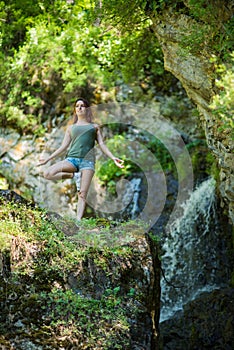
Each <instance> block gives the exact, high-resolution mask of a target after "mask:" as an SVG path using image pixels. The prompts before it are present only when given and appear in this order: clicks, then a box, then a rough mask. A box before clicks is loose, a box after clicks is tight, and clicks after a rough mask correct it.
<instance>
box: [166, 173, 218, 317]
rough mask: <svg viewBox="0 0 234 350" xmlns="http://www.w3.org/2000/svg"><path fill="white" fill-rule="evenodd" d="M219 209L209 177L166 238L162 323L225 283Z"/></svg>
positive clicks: (211, 180) (189, 201) (192, 197)
mask: <svg viewBox="0 0 234 350" xmlns="http://www.w3.org/2000/svg"><path fill="white" fill-rule="evenodd" d="M215 206H216V196H215V181H214V179H212V178H209V179H208V180H206V181H204V182H203V183H201V184H200V185H199V187H197V189H196V190H195V191H194V192H193V193H192V194H191V196H190V198H189V200H188V201H187V202H186V203H185V204H184V213H183V216H182V217H181V218H178V219H177V220H176V222H174V223H173V225H172V226H171V228H170V230H169V233H168V234H167V237H165V238H164V243H163V245H162V250H163V252H164V254H163V257H162V269H163V271H164V275H165V278H164V277H162V280H161V288H162V294H161V318H160V321H161V322H162V321H164V320H166V319H168V318H171V317H172V316H173V314H174V313H175V312H176V311H178V310H181V309H183V306H184V305H185V304H186V303H187V302H188V301H190V300H193V299H194V298H195V297H196V296H198V295H199V294H200V293H201V292H203V291H211V290H213V289H214V288H217V287H218V286H220V284H221V283H222V281H223V276H222V274H223V269H222V259H223V257H222V255H223V252H224V249H223V247H222V243H221V242H222V239H221V232H220V228H219V225H218V219H217V214H216V208H215Z"/></svg>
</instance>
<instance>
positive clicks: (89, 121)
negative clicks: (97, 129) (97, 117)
mask: <svg viewBox="0 0 234 350" xmlns="http://www.w3.org/2000/svg"><path fill="white" fill-rule="evenodd" d="M78 101H82V102H83V103H84V105H85V107H86V120H87V122H88V123H91V122H92V117H93V115H92V111H91V108H90V104H89V102H88V101H87V100H85V99H84V98H82V97H81V98H77V99H76V101H75V103H74V108H73V118H74V119H73V124H75V123H76V122H77V120H78V117H77V115H76V103H77V102H78Z"/></svg>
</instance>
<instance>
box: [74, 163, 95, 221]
mask: <svg viewBox="0 0 234 350" xmlns="http://www.w3.org/2000/svg"><path fill="white" fill-rule="evenodd" d="M93 174H94V171H93V170H91V169H87V170H82V171H81V185H80V192H79V193H78V196H79V199H78V204H77V220H80V219H81V218H82V216H83V214H84V211H85V206H86V197H87V194H88V190H89V186H90V184H91V181H92V178H93Z"/></svg>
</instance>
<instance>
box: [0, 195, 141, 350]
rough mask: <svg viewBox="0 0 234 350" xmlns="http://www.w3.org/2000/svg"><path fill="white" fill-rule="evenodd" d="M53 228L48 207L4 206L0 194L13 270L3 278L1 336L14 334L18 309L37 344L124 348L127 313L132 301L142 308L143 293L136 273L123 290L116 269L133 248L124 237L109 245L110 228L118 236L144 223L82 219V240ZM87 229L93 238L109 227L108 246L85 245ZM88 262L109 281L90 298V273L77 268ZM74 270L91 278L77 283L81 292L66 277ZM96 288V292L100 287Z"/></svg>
mask: <svg viewBox="0 0 234 350" xmlns="http://www.w3.org/2000/svg"><path fill="white" fill-rule="evenodd" d="M57 219H58V218H57ZM66 223H67V225H68V224H69V222H68V221H67V222H66ZM56 226H58V222H54V221H53V220H52V219H51V217H50V216H49V214H48V213H47V212H46V211H43V210H41V209H37V208H31V207H27V206H24V205H22V204H16V203H5V202H4V201H3V199H1V203H0V251H1V253H3V254H5V255H4V256H5V257H6V256H9V259H10V258H11V268H12V271H11V274H9V276H8V277H7V281H6V279H4V280H3V279H2V281H1V283H2V288H1V291H0V292H1V293H0V300H1V302H2V304H1V305H2V308H1V315H0V321H1V322H0V324H1V326H0V330H1V332H2V334H5V335H6V339H9V337H11V336H12V338H13V337H14V336H15V328H14V324H15V320H18V318H17V317H18V316H17V315H18V314H19V312H20V314H21V315H22V318H23V319H24V321H23V323H24V324H26V327H27V334H30V339H31V340H32V341H34V337H35V339H36V344H38V346H43V347H44V346H45V347H48V346H49V347H51V346H52V347H56V346H57V344H58V343H59V344H60V345H59V346H60V347H61V346H62V347H64V348H66V347H67V346H68V345H69V346H70V344H73V345H74V344H78V346H79V349H88V348H90V349H113V350H114V349H115V350H118V349H126V350H130V349H131V345H130V323H129V318H133V319H134V318H135V317H137V313H138V312H139V307H137V306H136V300H138V299H139V303H137V305H140V301H141V297H140V291H139V290H138V288H137V286H136V283H135V279H134V277H133V278H132V279H131V280H130V282H129V287H128V288H126V289H125V287H124V288H122V286H121V287H120V285H119V284H118V282H119V278H120V277H119V272H120V269H121V268H123V269H124V271H126V266H127V265H126V262H127V261H129V259H130V258H131V257H132V254H133V251H132V248H131V246H127V244H126V242H127V241H122V240H120V239H119V240H118V244H117V242H116V243H115V245H114V246H113V245H112V239H113V234H112V233H114V231H112V230H114V229H116V231H118V232H117V233H116V237H117V234H118V237H119V238H120V234H121V233H122V232H124V231H126V233H127V234H128V235H130V234H131V232H132V235H133V236H135V237H137V235H140V237H141V236H142V232H143V230H144V227H143V226H142V225H138V224H137V223H136V222H135V221H134V222H129V223H124V225H121V224H118V226H116V225H115V224H114V223H112V222H109V224H108V225H106V224H105V225H103V221H101V220H94V219H89V220H88V219H87V220H83V221H82V222H81V223H80V229H79V231H78V232H79V233H81V236H83V241H82V242H81V241H80V242H79V241H76V240H75V235H74V237H65V236H64V233H63V232H62V231H61V230H59V229H58V228H56ZM112 226H113V227H112ZM97 227H98V228H99V231H98V233H97ZM93 229H95V235H96V236H97V235H99V234H101V232H102V230H103V231H105V234H106V235H107V229H108V230H109V231H110V239H111V241H110V242H109V244H108V245H107V244H105V245H103V246H101V245H100V246H97V247H94V246H92V245H91V244H89V243H88V242H86V238H85V235H84V233H85V232H86V233H87V235H88V234H90V231H92V230H93ZM122 236H123V234H122ZM6 241H7V244H6ZM5 251H6V252H5ZM7 254H8V255H7ZM87 264H88V265H89V264H91V265H90V266H89V268H90V269H91V270H92V266H93V267H95V270H96V271H97V272H98V273H99V272H100V273H101V275H102V276H103V274H105V275H106V278H107V281H110V283H109V284H108V287H107V288H106V289H103V291H102V292H100V291H99V290H98V293H97V294H98V296H97V297H94V296H93V293H94V291H93V284H92V279H93V275H92V271H90V275H89V272H87V275H85V271H82V270H83V269H84V270H85V269H86V266H87ZM113 265H115V266H116V267H115V268H113ZM82 266H83V267H82ZM79 269H80V271H82V273H84V276H86V277H87V278H88V279H89V277H90V282H89V281H85V279H84V280H83V282H84V281H85V282H84V286H83V282H81V285H82V287H81V289H82V288H84V289H83V290H80V289H79V287H77V289H76V286H75V285H74V286H73V288H74V289H73V290H72V289H69V283H68V280H69V277H70V276H71V275H72V274H73V273H74V275H76V273H77V271H78V270H79ZM129 269H130V267H129ZM130 270H131V269H130ZM116 276H117V277H116ZM116 281H118V282H116ZM79 282H80V281H79V280H78V283H79ZM112 282H113V283H112ZM89 283H90V285H89ZM100 286H101V288H100V290H102V287H103V286H102V284H101V285H100ZM89 290H90V292H89ZM86 293H87V294H86ZM12 296H17V298H15V297H14V298H12ZM8 302H10V303H11V317H12V318H11V321H9V322H6V319H8V316H9V304H8ZM97 325H98V326H97ZM17 337H18V339H25V329H24V327H22V328H20V329H18V330H17ZM39 344H40V345H39ZM74 346H76V345H74Z"/></svg>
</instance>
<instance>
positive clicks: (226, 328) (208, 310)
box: [160, 288, 234, 350]
mask: <svg viewBox="0 0 234 350" xmlns="http://www.w3.org/2000/svg"><path fill="white" fill-rule="evenodd" d="M233 329H234V289H233V288H224V289H219V290H214V291H213V292H212V293H204V294H202V295H200V297H199V298H197V299H196V300H194V301H191V302H190V303H188V304H187V305H186V306H185V308H184V311H183V312H182V311H180V312H178V313H177V314H176V315H175V316H174V317H173V318H172V319H170V320H167V321H164V322H162V323H161V324H160V332H161V349H163V350H204V349H214V350H221V349H222V350H231V349H233V344H234V333H233Z"/></svg>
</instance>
